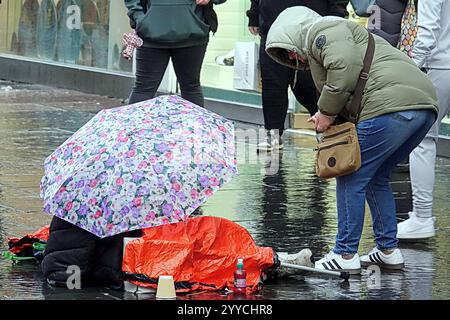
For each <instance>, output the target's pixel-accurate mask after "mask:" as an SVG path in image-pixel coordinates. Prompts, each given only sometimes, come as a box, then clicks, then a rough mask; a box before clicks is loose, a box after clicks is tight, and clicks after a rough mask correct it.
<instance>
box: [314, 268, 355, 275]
mask: <svg viewBox="0 0 450 320" xmlns="http://www.w3.org/2000/svg"><path fill="white" fill-rule="evenodd" d="M316 269H320V270H325V271H334V272H348V273H349V274H350V275H360V274H361V268H359V269H332V270H327V269H322V268H316Z"/></svg>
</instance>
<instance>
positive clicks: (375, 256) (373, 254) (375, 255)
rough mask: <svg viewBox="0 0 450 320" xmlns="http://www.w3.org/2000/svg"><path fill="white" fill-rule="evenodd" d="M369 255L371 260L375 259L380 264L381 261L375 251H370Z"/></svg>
mask: <svg viewBox="0 0 450 320" xmlns="http://www.w3.org/2000/svg"><path fill="white" fill-rule="evenodd" d="M371 257H372V258H373V260H375V263H377V264H381V263H382V262H381V261H380V259H379V258H378V257H377V254H376V253H372V255H371Z"/></svg>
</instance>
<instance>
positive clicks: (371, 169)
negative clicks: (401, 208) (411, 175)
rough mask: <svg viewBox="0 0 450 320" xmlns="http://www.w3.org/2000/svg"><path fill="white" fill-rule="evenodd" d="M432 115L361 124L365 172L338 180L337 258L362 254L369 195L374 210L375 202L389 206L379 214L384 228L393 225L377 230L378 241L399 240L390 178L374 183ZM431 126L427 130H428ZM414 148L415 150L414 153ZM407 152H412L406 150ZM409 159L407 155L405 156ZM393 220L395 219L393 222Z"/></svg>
mask: <svg viewBox="0 0 450 320" xmlns="http://www.w3.org/2000/svg"><path fill="white" fill-rule="evenodd" d="M423 114H425V115H427V117H424V116H423ZM431 114H432V111H420V110H419V111H415V110H414V111H405V112H397V113H392V114H387V115H383V116H380V117H376V118H373V119H370V120H367V121H363V122H361V123H359V124H358V126H357V130H358V140H359V143H360V148H361V168H360V169H359V170H358V171H356V172H354V173H352V174H350V175H346V176H343V177H338V178H337V179H336V182H337V185H336V199H337V209H338V234H337V236H336V245H335V248H334V250H333V251H334V252H335V253H336V254H341V255H342V254H354V253H356V252H357V251H358V246H359V241H360V238H361V233H362V227H363V223H364V213H365V199H366V196H367V195H369V198H370V201H371V202H372V206H374V203H375V202H374V201H375V199H376V200H377V204H376V205H378V206H385V207H380V208H378V209H377V210H376V212H377V214H378V213H379V214H380V215H381V216H382V217H383V218H382V219H383V223H384V224H386V223H389V227H388V228H387V229H386V228H385V229H383V230H381V231H379V230H378V229H377V237H378V238H380V239H381V238H383V237H385V238H389V239H391V238H390V237H391V236H392V233H394V236H395V228H396V224H395V223H393V225H392V221H395V204H394V203H393V195H392V192H390V188H389V186H388V179H387V178H386V177H383V178H380V179H375V180H374V181H375V182H374V183H372V180H373V179H374V177H375V176H376V174H377V172H378V171H379V170H380V168H381V167H383V166H385V165H386V161H388V159H390V158H391V157H392V156H393V155H394V154H395V153H396V152H397V150H398V149H400V148H401V147H402V146H403V145H404V144H407V142H408V141H409V140H410V139H411V136H415V135H417V134H416V133H415V132H416V131H419V132H420V131H421V129H423V128H424V127H426V126H427V123H426V122H425V120H423V118H426V119H428V120H427V121H431V120H429V118H432V116H430V115H431ZM433 121H434V119H433ZM430 126H431V123H430ZM430 126H428V127H427V128H426V129H427V130H428V129H429V127H430ZM425 132H426V131H425ZM423 135H425V133H423ZM423 135H422V137H423ZM419 141H420V140H419ZM417 143H418V141H417ZM411 144H412V143H411ZM413 147H414V146H411V148H410V150H412V148H413ZM405 149H408V148H407V147H405ZM406 156H407V153H406V154H405V157H406ZM396 159H400V157H397V158H395V160H392V163H394V162H395V161H396ZM400 160H401V159H400ZM400 160H399V161H400ZM393 165H395V163H394V164H393ZM369 184H370V186H371V188H370V190H369V191H368V188H367V187H368V185H369ZM368 200H369V199H368ZM392 216H393V218H394V219H391V218H392ZM375 218H376V219H375V221H374V226H379V221H378V219H380V218H379V216H375ZM391 220H392V221H391ZM385 221H386V222H385ZM388 221H389V222H388ZM392 229H394V231H393V230H392ZM386 241H387V240H385V241H384V242H386ZM384 242H383V243H384ZM386 245H387V246H389V245H391V243H389V242H387V244H386ZM395 245H396V243H395Z"/></svg>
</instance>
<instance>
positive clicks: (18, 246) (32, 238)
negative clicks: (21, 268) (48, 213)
mask: <svg viewBox="0 0 450 320" xmlns="http://www.w3.org/2000/svg"><path fill="white" fill-rule="evenodd" d="M49 233H50V226H45V227H43V228H41V229H39V230H38V231H36V232H35V233H32V234H27V235H26V236H24V237H23V238H10V239H8V246H9V251H10V252H12V253H14V254H20V253H28V251H29V250H32V248H33V243H35V242H37V241H43V242H47V240H48V236H49Z"/></svg>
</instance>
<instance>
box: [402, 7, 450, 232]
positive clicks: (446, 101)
mask: <svg viewBox="0 0 450 320" xmlns="http://www.w3.org/2000/svg"><path fill="white" fill-rule="evenodd" d="M418 14H419V20H418V21H419V32H418V36H417V39H416V41H415V44H414V47H413V51H412V58H413V60H414V62H415V63H416V64H417V66H418V67H419V68H421V69H422V70H423V71H425V72H426V73H427V74H428V76H429V78H430V79H431V81H432V82H433V84H434V86H435V87H436V90H437V95H438V104H439V115H438V118H437V121H436V123H435V124H434V125H433V127H432V128H431V130H430V131H429V132H428V134H427V136H426V137H425V139H423V141H422V142H421V143H420V144H419V146H418V147H417V148H415V149H414V151H413V152H412V153H411V155H410V157H409V162H410V176H411V186H412V198H413V211H412V212H410V213H409V219H407V220H405V221H403V222H401V223H399V225H398V235H397V237H398V238H399V239H423V238H431V237H434V236H435V226H434V222H435V221H434V217H433V189H434V178H435V162H436V141H437V139H438V136H439V126H440V123H441V121H442V119H443V118H444V116H445V115H446V114H448V112H449V111H450V54H449V52H450V38H449V34H450V0H433V1H419V10H418Z"/></svg>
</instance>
